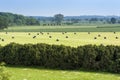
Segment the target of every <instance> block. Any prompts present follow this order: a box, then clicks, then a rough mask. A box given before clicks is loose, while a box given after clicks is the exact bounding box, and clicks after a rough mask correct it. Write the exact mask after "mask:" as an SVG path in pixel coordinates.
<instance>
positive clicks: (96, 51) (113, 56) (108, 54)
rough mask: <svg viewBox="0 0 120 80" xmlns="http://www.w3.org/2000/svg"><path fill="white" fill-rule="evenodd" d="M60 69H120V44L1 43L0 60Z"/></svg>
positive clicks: (12, 63)
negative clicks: (77, 45) (76, 45)
mask: <svg viewBox="0 0 120 80" xmlns="http://www.w3.org/2000/svg"><path fill="white" fill-rule="evenodd" d="M2 61H4V62H6V63H7V64H10V65H26V66H43V67H47V68H59V69H80V68H83V69H87V70H99V71H109V72H116V73H120V46H112V45H111V46H103V45H100V46H96V45H85V46H79V47H77V48H73V47H69V46H63V45H47V44H25V45H20V44H16V43H11V44H8V45H6V46H4V47H0V62H2Z"/></svg>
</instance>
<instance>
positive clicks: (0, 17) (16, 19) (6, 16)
mask: <svg viewBox="0 0 120 80" xmlns="http://www.w3.org/2000/svg"><path fill="white" fill-rule="evenodd" d="M39 24H40V23H39V20H37V19H35V18H33V17H26V16H23V15H18V14H12V13H6V12H0V28H1V29H2V28H6V27H7V26H15V25H39Z"/></svg>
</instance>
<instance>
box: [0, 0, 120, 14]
mask: <svg viewBox="0 0 120 80" xmlns="http://www.w3.org/2000/svg"><path fill="white" fill-rule="evenodd" d="M0 12H12V13H17V14H23V15H27V16H30V15H31V16H53V15H54V14H57V13H62V14H64V15H65V16H79V15H118V16H120V0H0Z"/></svg>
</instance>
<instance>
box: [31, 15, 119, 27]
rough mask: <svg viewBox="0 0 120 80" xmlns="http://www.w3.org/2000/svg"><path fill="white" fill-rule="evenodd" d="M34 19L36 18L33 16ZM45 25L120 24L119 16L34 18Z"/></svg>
mask: <svg viewBox="0 0 120 80" xmlns="http://www.w3.org/2000/svg"><path fill="white" fill-rule="evenodd" d="M33 17H34V16H33ZM34 18H36V19H38V20H39V21H40V22H41V23H43V24H46V25H47V24H52V23H59V24H62V25H74V24H78V25H80V24H120V17H118V16H64V15H63V14H55V15H54V17H39V16H37V17H34Z"/></svg>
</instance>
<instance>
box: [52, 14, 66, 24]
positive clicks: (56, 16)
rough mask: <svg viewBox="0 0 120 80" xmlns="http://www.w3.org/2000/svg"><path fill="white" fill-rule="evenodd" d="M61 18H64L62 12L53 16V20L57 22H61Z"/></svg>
mask: <svg viewBox="0 0 120 80" xmlns="http://www.w3.org/2000/svg"><path fill="white" fill-rule="evenodd" d="M63 18H64V15H62V14H56V15H55V16H54V19H55V22H56V23H57V24H61V23H62V20H63Z"/></svg>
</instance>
